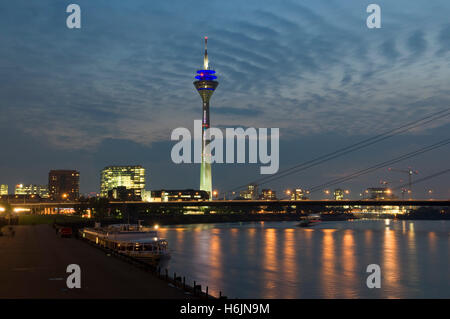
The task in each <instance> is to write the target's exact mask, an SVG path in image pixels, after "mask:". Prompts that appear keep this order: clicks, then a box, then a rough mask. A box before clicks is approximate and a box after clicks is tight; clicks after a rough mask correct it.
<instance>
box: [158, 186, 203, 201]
mask: <svg viewBox="0 0 450 319" xmlns="http://www.w3.org/2000/svg"><path fill="white" fill-rule="evenodd" d="M151 196H152V198H151V200H150V201H153V202H174V201H204V200H209V194H208V192H206V191H202V190H195V189H175V190H157V191H152V192H151Z"/></svg>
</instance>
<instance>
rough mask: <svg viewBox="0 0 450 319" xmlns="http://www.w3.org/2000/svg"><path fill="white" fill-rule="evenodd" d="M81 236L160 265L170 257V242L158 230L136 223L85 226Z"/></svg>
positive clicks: (121, 252)
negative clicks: (161, 236) (159, 234)
mask: <svg viewBox="0 0 450 319" xmlns="http://www.w3.org/2000/svg"><path fill="white" fill-rule="evenodd" d="M80 237H82V238H84V239H86V240H88V241H90V242H94V243H96V244H97V245H99V246H102V247H106V248H109V249H113V250H115V251H117V252H118V253H120V254H124V255H128V256H130V257H134V258H136V259H138V260H141V261H143V262H146V263H149V264H153V265H159V264H160V263H161V262H164V261H166V260H168V259H169V258H170V254H169V250H168V243H167V241H166V240H165V239H163V238H160V237H159V236H158V233H157V231H155V230H153V229H151V228H149V227H143V226H141V225H134V224H114V225H109V226H107V227H100V226H99V225H96V227H94V228H83V229H81V230H80Z"/></svg>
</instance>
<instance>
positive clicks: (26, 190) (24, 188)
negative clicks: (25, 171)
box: [14, 184, 50, 198]
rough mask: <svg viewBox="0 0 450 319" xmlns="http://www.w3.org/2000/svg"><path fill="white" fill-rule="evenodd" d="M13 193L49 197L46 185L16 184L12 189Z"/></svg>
mask: <svg viewBox="0 0 450 319" xmlns="http://www.w3.org/2000/svg"><path fill="white" fill-rule="evenodd" d="M14 194H15V195H38V196H39V197H41V198H49V196H50V195H49V191H48V186H47V185H33V184H28V185H25V184H17V185H16V189H15V190H14Z"/></svg>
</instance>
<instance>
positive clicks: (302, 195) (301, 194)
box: [291, 188, 309, 200]
mask: <svg viewBox="0 0 450 319" xmlns="http://www.w3.org/2000/svg"><path fill="white" fill-rule="evenodd" d="M308 194H309V191H307V190H304V189H301V188H296V189H295V190H294V191H293V192H292V193H291V200H306V199H308V196H307V195H308Z"/></svg>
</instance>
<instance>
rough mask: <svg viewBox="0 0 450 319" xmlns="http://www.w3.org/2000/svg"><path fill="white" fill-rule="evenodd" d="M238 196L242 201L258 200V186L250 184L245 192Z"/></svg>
mask: <svg viewBox="0 0 450 319" xmlns="http://www.w3.org/2000/svg"><path fill="white" fill-rule="evenodd" d="M239 196H240V197H242V198H244V199H250V200H251V199H253V200H255V199H258V185H256V184H250V185H248V186H247V189H246V190H243V191H241V192H239Z"/></svg>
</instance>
